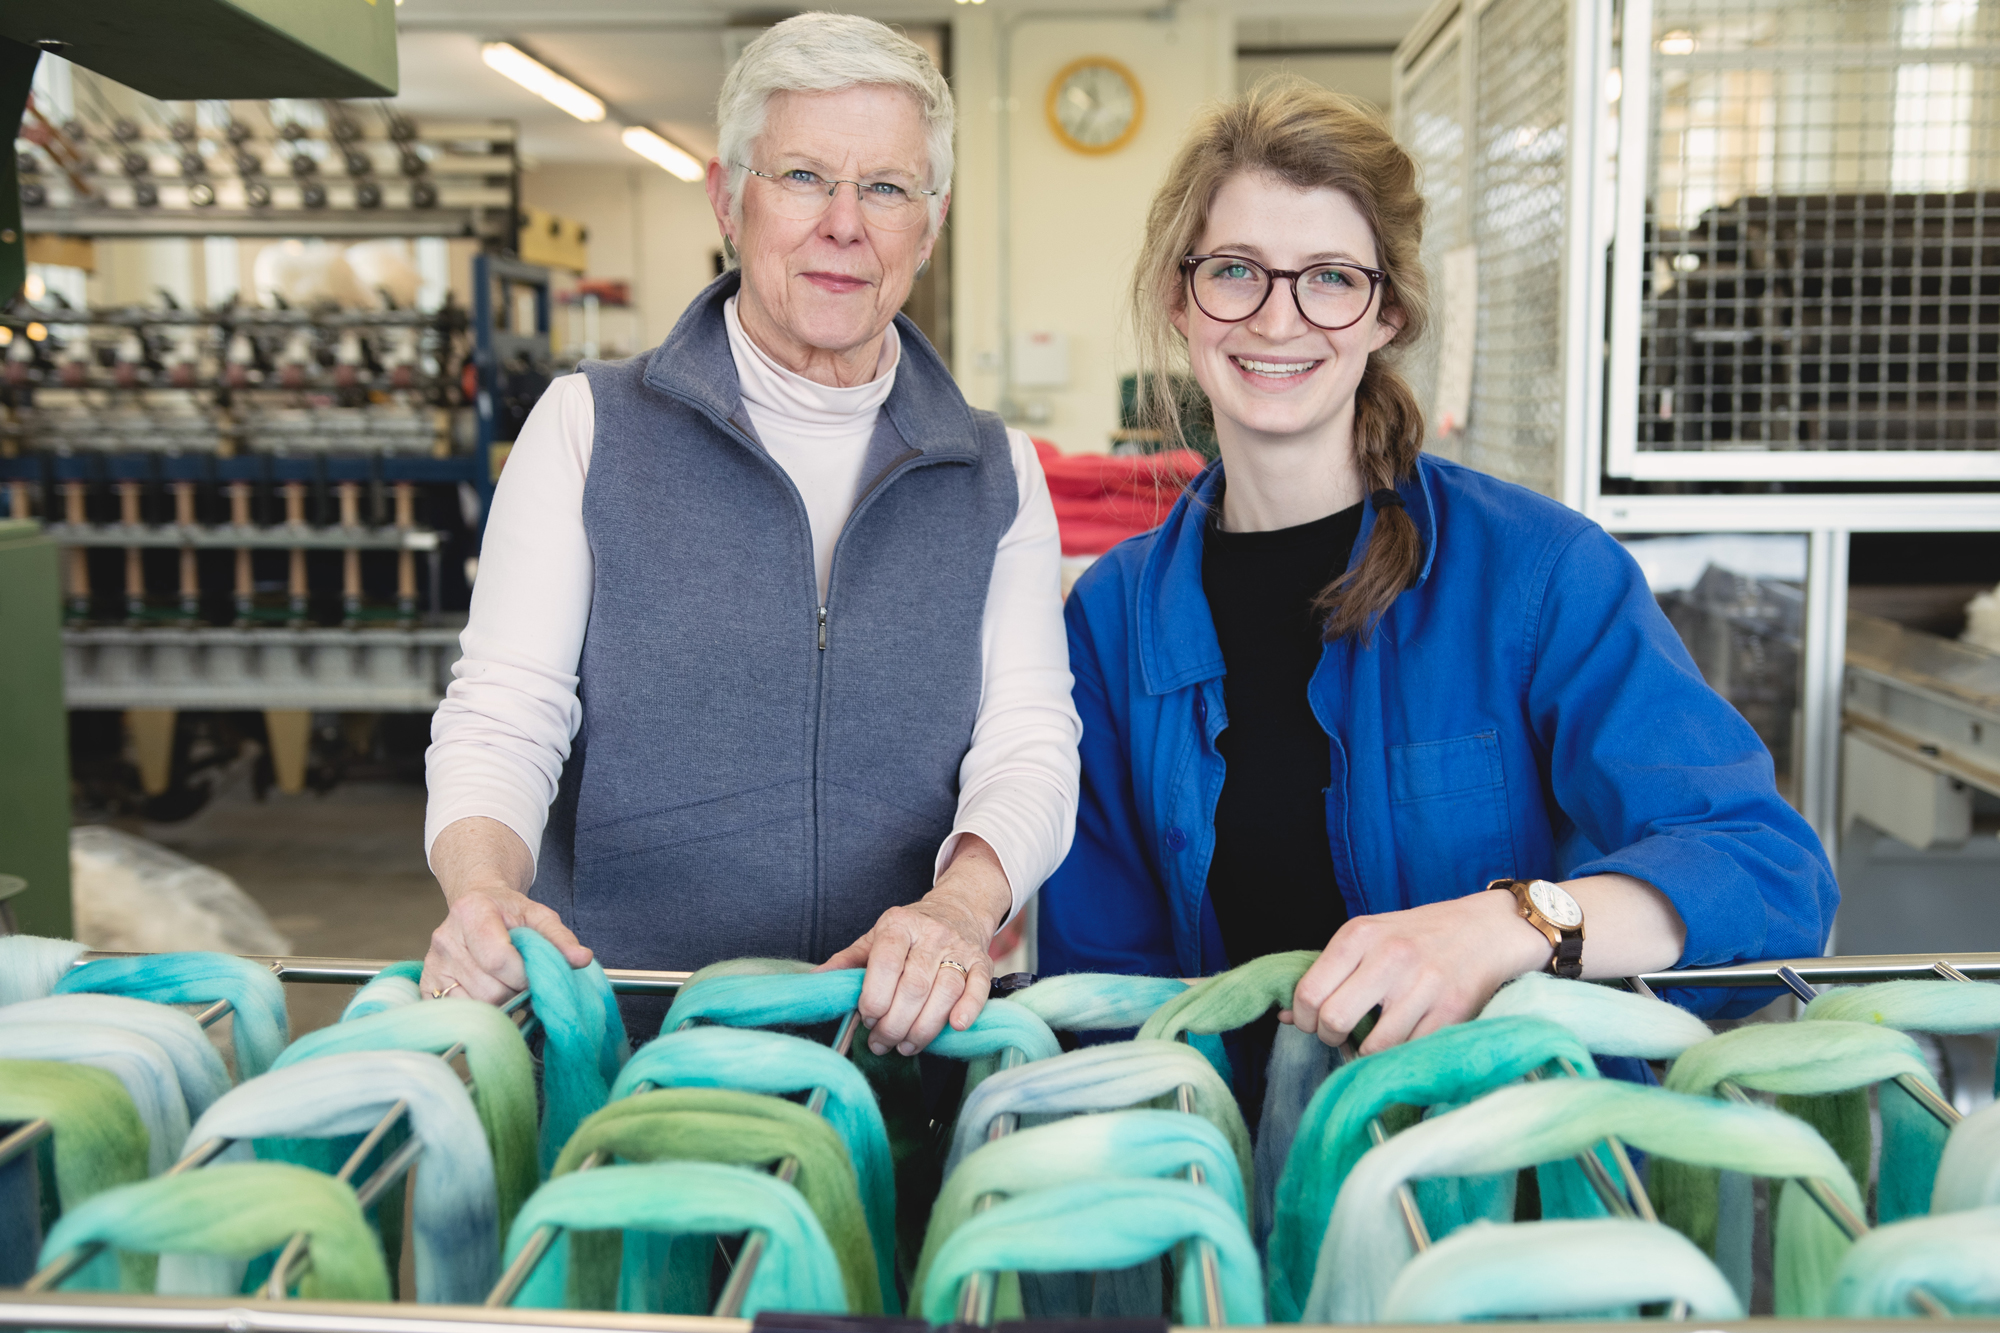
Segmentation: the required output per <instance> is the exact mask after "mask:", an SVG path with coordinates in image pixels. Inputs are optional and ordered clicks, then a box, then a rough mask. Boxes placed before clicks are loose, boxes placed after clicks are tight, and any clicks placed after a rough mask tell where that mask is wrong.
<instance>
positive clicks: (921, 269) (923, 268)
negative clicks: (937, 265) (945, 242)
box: [912, 255, 931, 281]
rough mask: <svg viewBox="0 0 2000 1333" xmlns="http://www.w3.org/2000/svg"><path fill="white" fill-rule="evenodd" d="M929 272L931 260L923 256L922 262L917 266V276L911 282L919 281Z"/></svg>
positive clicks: (927, 256)
mask: <svg viewBox="0 0 2000 1333" xmlns="http://www.w3.org/2000/svg"><path fill="white" fill-rule="evenodd" d="M930 271H931V259H930V256H929V255H925V256H924V262H923V263H921V264H918V265H917V276H916V277H915V278H913V279H912V281H921V280H922V278H923V276H924V274H926V273H928V272H930Z"/></svg>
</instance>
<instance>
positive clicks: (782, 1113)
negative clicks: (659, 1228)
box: [553, 1088, 895, 1314]
mask: <svg viewBox="0 0 2000 1333" xmlns="http://www.w3.org/2000/svg"><path fill="white" fill-rule="evenodd" d="M599 1151H602V1152H608V1153H610V1154H613V1155H614V1156H616V1157H619V1158H622V1159H624V1160H625V1161H628V1162H658V1161H702V1162H722V1163H728V1164H732V1165H739V1166H754V1167H767V1166H770V1165H772V1164H773V1163H776V1162H778V1161H780V1160H781V1159H783V1158H786V1157H791V1158H795V1159H797V1161H798V1164H799V1172H798V1176H797V1177H796V1179H795V1180H794V1182H793V1183H794V1185H795V1186H796V1187H797V1189H798V1191H799V1193H800V1194H801V1195H802V1196H803V1197H804V1198H805V1200H806V1203H807V1204H808V1205H809V1206H810V1207H811V1208H812V1210H813V1212H814V1214H816V1215H817V1216H818V1217H819V1219H820V1224H821V1226H822V1228H823V1230H824V1232H825V1234H826V1236H827V1237H828V1238H829V1239H830V1240H831V1241H832V1243H833V1245H834V1247H835V1253H836V1254H837V1255H838V1257H839V1259H840V1270H841V1275H842V1278H843V1280H844V1281H845V1283H846V1285H847V1293H848V1306H849V1308H850V1309H852V1310H853V1311H854V1312H855V1313H857V1314H879V1313H881V1312H882V1309H883V1289H882V1285H881V1279H880V1276H879V1273H880V1270H879V1269H878V1267H877V1265H876V1262H875V1253H876V1247H877V1245H878V1244H879V1245H885V1246H893V1245H894V1244H895V1237H894V1236H893V1235H886V1236H883V1237H880V1238H876V1237H874V1236H872V1235H871V1233H870V1231H869V1228H868V1218H867V1213H866V1212H865V1210H864V1209H863V1208H862V1206H861V1194H860V1183H859V1181H858V1180H857V1179H856V1177H855V1173H854V1166H853V1164H852V1162H850V1161H849V1159H848V1156H847V1149H846V1147H845V1146H844V1145H843V1144H842V1143H841V1141H840V1136H839V1135H838V1134H836V1133H834V1131H833V1127H832V1126H830V1125H829V1124H827V1122H826V1121H825V1120H824V1119H822V1118H821V1117H819V1116H816V1115H814V1114H813V1113H812V1112H810V1111H808V1110H806V1109H805V1108H804V1107H802V1106H799V1105H797V1104H796V1103H793V1102H788V1101H784V1100H782V1099H780V1098H777V1097H762V1096H758V1095H756V1094H753V1093H747V1092H734V1091H730V1090H727V1089H722V1088H673V1089H668V1090H663V1091H660V1092H643V1093H639V1094H637V1095H635V1096H631V1097H626V1098H624V1099H622V1100H620V1101H615V1102H613V1103H611V1104H610V1105H609V1106H607V1107H605V1108H604V1109H603V1110H602V1111H599V1112H598V1113H597V1114H596V1115H593V1116H592V1117H590V1119H588V1120H586V1121H584V1122H583V1124H582V1125H580V1126H579V1127H578V1128H577V1132H576V1134H575V1136H574V1137H572V1138H571V1139H570V1141H569V1143H568V1145H567V1146H565V1147H564V1149H563V1152H562V1156H561V1157H560V1158H559V1159H557V1162H556V1166H555V1171H554V1172H553V1174H555V1175H565V1174H567V1173H569V1172H572V1171H574V1170H576V1168H577V1167H578V1166H579V1165H580V1164H581V1163H582V1161H583V1159H584V1158H585V1157H587V1156H589V1155H590V1154H591V1153H593V1152H599ZM611 1259H612V1254H611V1252H610V1251H608V1250H605V1249H603V1248H602V1247H591V1248H587V1251H586V1250H579V1251H578V1253H577V1258H576V1262H577V1264H578V1266H579V1268H580V1269H581V1268H582V1267H584V1266H585V1265H593V1266H598V1265H601V1266H603V1267H604V1268H606V1269H608V1268H609V1267H610V1264H611ZM702 1265H703V1268H704V1271H705V1270H706V1265H707V1258H706V1256H705V1255H704V1256H703V1257H702ZM894 1291H895V1288H894V1286H893V1285H892V1286H891V1287H890V1288H889V1293H890V1298H891V1299H893V1298H894Z"/></svg>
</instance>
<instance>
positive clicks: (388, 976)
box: [340, 972, 423, 1023]
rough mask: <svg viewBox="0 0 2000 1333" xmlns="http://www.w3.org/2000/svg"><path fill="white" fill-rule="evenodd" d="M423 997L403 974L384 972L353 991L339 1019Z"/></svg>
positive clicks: (377, 1012)
mask: <svg viewBox="0 0 2000 1333" xmlns="http://www.w3.org/2000/svg"><path fill="white" fill-rule="evenodd" d="M421 999H423V992H422V991H421V990H419V989H418V987H417V983H416V982H414V981H412V980H410V978H408V977H405V976H398V975H396V974H395V973H389V972H385V973H383V974H382V975H381V976H378V977H376V978H375V979H374V980H372V981H370V982H368V983H367V984H366V985H364V986H362V987H361V988H360V989H359V990H357V991H355V992H354V998H353V999H351V1000H349V1001H348V1002H347V1007H346V1008H345V1009H343V1010H341V1011H340V1021H341V1022H343V1023H345V1022H347V1021H348V1020H349V1019H355V1018H366V1017H368V1015H370V1014H379V1013H381V1012H382V1011H383V1010H385V1009H400V1008H402V1007H403V1006H404V1005H406V1004H415V1003H416V1002H417V1001H419V1000H421Z"/></svg>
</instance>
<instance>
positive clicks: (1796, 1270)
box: [1272, 1020, 1862, 1323]
mask: <svg viewBox="0 0 2000 1333" xmlns="http://www.w3.org/2000/svg"><path fill="white" fill-rule="evenodd" d="M1506 1021H1510V1022H1511V1021H1521V1020H1506ZM1377 1058H1379V1057H1375V1056H1370V1057H1369V1059H1371V1060H1372V1059H1377ZM1362 1063H1363V1064H1366V1063H1367V1062H1366V1061H1363V1062H1362ZM1329 1082H1330V1081H1329ZM1612 1135H1615V1136H1617V1137H1618V1138H1620V1139H1622V1140H1624V1141H1625V1142H1626V1143H1627V1144H1629V1145H1630V1146H1632V1147H1635V1148H1638V1149H1640V1150H1641V1151H1643V1152H1647V1153H1651V1154H1653V1155H1654V1157H1655V1161H1654V1163H1653V1166H1654V1178H1655V1179H1656V1180H1657V1178H1658V1168H1659V1165H1660V1162H1659V1160H1658V1159H1660V1158H1672V1159H1674V1160H1676V1161H1681V1162H1696V1163H1700V1164H1702V1165H1704V1166H1711V1167H1719V1168H1722V1169H1725V1170H1731V1171H1743V1172H1746V1173H1749V1174H1753V1175H1768V1176H1774V1177H1786V1178H1790V1177H1796V1176H1816V1177H1819V1178H1821V1179H1824V1180H1825V1181H1826V1182H1827V1183H1828V1185H1829V1186H1830V1187H1831V1188H1832V1189H1833V1190H1834V1192H1835V1193H1837V1194H1838V1195H1839V1196H1840V1198H1841V1199H1842V1200H1844V1201H1845V1202H1846V1204H1847V1205H1848V1207H1850V1208H1852V1209H1854V1210H1855V1212H1856V1213H1859V1212H1860V1211H1861V1207H1862V1204H1861V1193H1860V1191H1859V1190H1858V1189H1856V1188H1855V1185H1854V1180H1853V1178H1852V1177H1850V1176H1849V1175H1848V1173H1847V1168H1846V1166H1845V1165H1843V1164H1842V1162H1841V1160H1840V1157H1839V1155H1838V1154H1837V1153H1835V1152H1834V1151H1833V1149H1832V1148H1830V1147H1828V1146H1827V1144H1826V1141H1825V1140H1824V1139H1822V1138H1820V1136H1819V1135H1818V1134H1816V1133H1814V1132H1813V1131H1812V1129H1811V1128H1810V1127H1808V1126H1807V1125H1806V1124H1804V1123H1803V1122H1802V1121H1800V1120H1798V1119H1796V1118H1794V1117H1792V1116H1788V1115H1785V1114H1783V1113H1782V1112H1778V1111H1774V1110H1771V1109H1770V1108H1768V1107H1764V1106H1739V1105H1736V1104H1735V1103H1731V1102H1720V1101H1712V1100H1709V1099H1707V1098H1701V1097H1687V1096H1683V1095H1681V1094H1679V1093H1673V1092H1667V1091H1664V1090H1662V1089H1659V1088H1648V1087H1639V1086H1636V1085H1633V1084H1629V1083H1620V1082H1617V1081H1615V1080H1611V1079H1592V1078H1583V1079H1569V1078H1564V1079H1548V1080H1545V1081H1543V1082H1540V1083H1527V1084H1521V1085H1518V1086H1514V1087H1506V1088H1501V1089H1499V1090H1498V1091H1496V1092H1492V1093H1488V1094H1487V1095H1486V1096H1485V1097H1482V1098H1481V1099H1479V1101H1477V1102H1475V1103H1473V1104H1472V1105H1470V1106H1465V1107H1461V1108H1459V1109H1458V1110H1456V1111H1452V1112H1449V1113H1448V1114H1445V1115H1441V1116H1438V1117H1436V1118H1434V1119H1430V1120H1426V1121H1424V1122H1423V1123H1421V1124H1418V1125H1414V1126H1412V1127H1410V1128H1409V1129H1406V1130H1404V1131H1403V1132H1402V1133H1400V1134H1398V1135H1396V1136H1395V1137H1394V1138H1392V1139H1390V1140H1389V1141H1388V1142H1387V1143H1384V1144H1383V1145H1381V1146H1380V1147H1378V1148H1375V1149H1373V1150H1371V1151H1370V1152H1368V1153H1367V1154H1365V1155H1364V1156H1363V1157H1362V1158H1361V1160H1360V1161H1358V1162H1357V1163H1355V1165H1354V1168H1353V1170H1352V1171H1350V1172H1349V1174H1348V1177H1347V1183H1346V1184H1345V1185H1344V1186H1343V1187H1342V1189H1341V1191H1340V1197H1339V1199H1338V1200H1337V1201H1336V1202H1335V1204H1334V1209H1333V1216H1332V1218H1331V1219H1330V1220H1329V1222H1328V1224H1327V1228H1326V1236H1325V1238H1324V1240H1323V1241H1322V1242H1321V1244H1320V1247H1319V1253H1318V1256H1317V1258H1316V1262H1315V1265H1314V1268H1313V1273H1312V1286H1311V1289H1310V1291H1309V1292H1308V1294H1307V1297H1306V1302H1305V1309H1304V1310H1303V1312H1302V1314H1303V1318H1305V1319H1306V1320H1307V1321H1309V1322H1313V1323H1371V1322H1375V1321H1377V1320H1379V1319H1381V1318H1382V1317H1383V1311H1384V1309H1385V1305H1386V1300H1387V1296H1388V1291H1389V1288H1390V1286H1392V1285H1393V1283H1394V1281H1395V1276H1396V1273H1397V1272H1398V1271H1399V1270H1400V1269H1401V1268H1402V1266H1403V1265H1404V1263H1406V1262H1407V1261H1408V1260H1409V1258H1410V1254H1411V1245H1410V1239H1409V1235H1408V1233H1407V1232H1406V1231H1405V1230H1404V1228H1403V1222H1402V1216H1401V1213H1400V1211H1399V1210H1398V1208H1397V1206H1396V1188H1397V1186H1399V1185H1401V1184H1403V1183H1404V1182H1406V1181H1409V1180H1412V1179H1415V1178H1418V1177H1423V1176H1466V1175H1486V1174H1491V1173H1493V1172H1496V1171H1511V1170H1517V1169H1519V1168H1521V1167H1523V1166H1529V1165H1533V1164H1535V1163H1538V1162H1552V1161H1560V1160H1561V1159H1563V1158H1567V1157H1573V1156H1575V1155H1576V1154H1577V1153H1579V1152H1582V1151H1584V1150H1586V1149H1587V1148H1589V1147H1591V1146H1592V1145H1594V1144H1596V1143H1598V1142H1599V1141H1601V1140H1603V1139H1604V1138H1606V1137H1607V1136H1612ZM1302 1142H1303V1140H1302ZM1799 1202H1803V1203H1804V1206H1803V1208H1793V1209H1790V1210H1789V1211H1788V1210H1787V1209H1785V1208H1784V1207H1783V1206H1782V1205H1781V1208H1780V1212H1779V1217H1778V1221H1777V1225H1776V1227H1775V1228H1774V1232H1773V1234H1774V1237H1775V1241H1774V1248H1775V1252H1776V1254H1775V1264H1774V1268H1775V1276H1776V1279H1777V1281H1776V1287H1777V1293H1776V1295H1777V1311H1778V1313H1779V1314H1780V1315H1819V1314H1823V1313H1824V1312H1825V1303H1826V1296H1827V1292H1828V1290H1829V1288H1830V1287H1831V1284H1832V1277H1833V1270H1834V1267H1835V1265H1836V1263H1837V1262H1838V1260H1839V1257H1840V1255H1841V1254H1842V1253H1843V1252H1844V1251H1845V1250H1846V1248H1847V1240H1846V1238H1845V1237H1844V1236H1843V1235H1841V1233H1840V1231H1839V1230H1838V1229H1836V1228H1835V1227H1834V1225H1833V1223H1832V1222H1831V1221H1829V1220H1828V1219H1827V1217H1826V1215H1825V1214H1824V1213H1822V1212H1820V1210H1819V1209H1818V1208H1816V1207H1814V1206H1813V1205H1812V1204H1811V1203H1810V1202H1805V1201H1802V1200H1801V1201H1799ZM1272 1268H1273V1270H1274V1280H1275V1276H1276V1272H1275V1270H1277V1269H1279V1268H1280V1264H1279V1263H1278V1262H1277V1260H1276V1257H1275V1255H1274V1258H1273V1263H1272ZM1288 1276H1290V1275H1289V1274H1288ZM1292 1280H1293V1281H1296V1278H1295V1277H1294V1278H1292Z"/></svg>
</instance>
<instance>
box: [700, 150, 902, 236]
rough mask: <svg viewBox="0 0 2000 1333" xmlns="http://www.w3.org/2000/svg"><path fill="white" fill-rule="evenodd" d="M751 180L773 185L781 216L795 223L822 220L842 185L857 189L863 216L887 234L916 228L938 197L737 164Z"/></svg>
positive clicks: (890, 185) (882, 183)
mask: <svg viewBox="0 0 2000 1333" xmlns="http://www.w3.org/2000/svg"><path fill="white" fill-rule="evenodd" d="M736 165H737V166H739V167H742V168H743V169H744V170H745V171H747V172H749V173H750V174H751V175H752V176H756V177H759V178H760V179H763V180H767V181H770V182H771V183H772V184H773V185H775V186H777V189H776V190H774V191H773V192H772V194H773V198H774V201H775V203H776V205H777V209H778V212H779V213H781V214H783V215H784V216H785V217H788V218H792V219H793V220H795V221H799V222H805V221H808V220H810V219H812V218H816V217H818V216H820V214H822V213H824V212H826V210H827V209H829V208H831V207H832V206H833V196H834V192H835V191H837V190H838V189H840V187H841V186H843V185H852V186H853V187H854V197H855V199H856V200H857V201H858V202H859V203H860V205H861V211H862V215H863V216H864V217H865V218H866V219H867V220H868V222H869V224H870V225H871V226H876V227H881V228H883V229H885V230H888V231H904V230H907V229H908V228H910V227H914V226H915V225H916V224H917V223H918V222H919V221H921V220H922V219H923V216H924V214H925V212H926V211H927V210H926V209H925V207H924V200H925V199H928V198H931V197H933V196H935V195H936V194H937V193H938V191H936V190H920V189H918V188H917V187H916V186H914V185H903V184H900V183H898V182H896V181H892V180H884V179H881V178H879V177H878V178H876V179H875V180H866V181H857V180H842V179H832V180H829V179H828V178H827V177H825V176H822V175H820V174H819V173H818V172H816V171H811V170H808V169H807V168H805V167H792V168H790V169H789V170H786V171H779V172H770V171H759V170H757V168H755V167H753V166H751V165H750V164H749V163H747V162H738V163H737V164H736Z"/></svg>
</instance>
